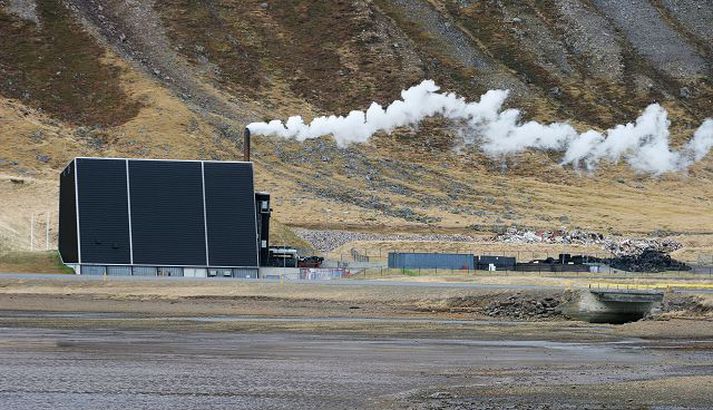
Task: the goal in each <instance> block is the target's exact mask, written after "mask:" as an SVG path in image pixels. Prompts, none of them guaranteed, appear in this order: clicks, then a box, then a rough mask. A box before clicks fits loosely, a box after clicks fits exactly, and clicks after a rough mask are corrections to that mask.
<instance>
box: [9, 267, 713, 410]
mask: <svg viewBox="0 0 713 410" xmlns="http://www.w3.org/2000/svg"><path fill="white" fill-rule="evenodd" d="M567 292H569V291H567V290H566V289H564V288H557V287H543V288H535V287H524V288H512V289H509V288H507V287H476V286H457V285H453V284H446V285H443V286H409V285H403V286H401V285H399V284H393V283H389V284H380V283H373V282H364V283H348V284H309V283H279V282H272V283H271V282H244V281H186V280H143V281H131V280H114V281H112V280H108V281H103V280H101V279H99V280H97V279H77V278H75V277H54V278H41V279H38V278H35V277H29V278H27V279H22V278H20V279H18V278H16V277H9V278H8V277H0V402H2V403H4V404H5V405H6V408H52V409H58V408H59V409H62V408H67V409H69V408H71V409H78V408H106V409H112V408H122V409H125V408H157V409H162V408H165V409H183V408H186V409H188V408H238V409H239V408H246V409H248V408H251V409H252V408H286V409H287V408H289V409H303V408H304V409H312V408H326V409H333V408H391V409H405V408H408V409H458V408H479V409H480V408H483V409H500V408H512V409H552V408H572V409H574V408H577V409H579V408H592V409H621V408H631V409H640V408H693V409H706V408H711V407H713V389H712V388H711V383H712V382H713V377H711V374H713V321H710V320H707V319H706V318H705V317H704V316H698V317H686V316H685V315H684V316H674V318H673V319H669V320H646V321H640V322H636V323H630V324H626V325H608V324H589V323H583V322H576V321H570V320H567V319H565V318H562V317H560V316H553V317H548V318H540V317H533V318H530V319H528V320H512V319H508V318H506V317H500V318H498V317H495V318H494V317H489V316H487V315H484V314H482V310H480V308H481V307H482V306H481V305H479V304H478V301H482V302H483V303H492V302H493V301H500V300H503V298H506V300H509V299H507V298H512V297H516V298H519V299H524V300H529V299H533V298H534V299H537V298H546V297H565V296H566V295H567Z"/></svg>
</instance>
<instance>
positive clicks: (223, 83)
mask: <svg viewBox="0 0 713 410" xmlns="http://www.w3.org/2000/svg"><path fill="white" fill-rule="evenodd" d="M711 21H713V3H711V2H703V1H696V0H676V1H674V0H627V1H625V2H622V1H613V0H542V1H534V0H526V1H505V0H316V1H315V0H310V1H307V0H267V1H257V0H200V1H196V0H104V1H98V0H97V1H95V0H0V39H2V41H0V174H2V183H1V184H0V186H1V187H0V195H2V198H3V200H2V201H3V211H2V213H1V214H0V235H5V237H6V238H5V240H6V241H13V240H15V241H19V242H22V239H18V238H23V237H25V233H24V232H23V229H26V226H27V221H28V220H29V218H30V215H31V214H32V212H38V211H44V210H46V209H56V202H55V201H56V200H55V199H54V198H55V196H56V183H55V181H56V177H55V175H56V172H57V171H58V170H59V169H61V168H62V167H63V165H64V164H65V163H66V162H67V161H68V160H69V159H70V158H72V157H74V156H79V155H85V156H87V155H98V156H132V157H134V156H136V157H161V158H218V159H235V158H239V157H240V151H241V140H240V134H241V130H242V129H243V128H244V126H245V125H246V123H248V122H252V121H256V120H257V121H262V120H266V119H272V118H285V117H287V116H289V115H295V114H300V115H303V116H305V117H306V118H311V117H313V116H317V115H327V114H346V113H348V112H349V111H350V110H352V109H365V108H367V107H368V105H369V104H370V103H371V102H372V101H377V102H379V103H382V104H385V103H389V102H391V101H392V100H394V99H398V98H399V95H400V91H401V90H402V89H405V88H408V87H409V86H412V85H414V84H416V83H418V82H420V81H421V80H423V79H433V80H435V81H436V83H438V84H439V85H441V86H442V87H443V89H444V90H447V91H453V92H457V93H459V94H460V95H463V96H465V97H467V98H468V99H471V100H473V99H476V100H477V98H478V97H479V96H480V95H481V94H483V93H484V92H486V91H487V90H489V89H492V88H507V89H510V90H511V98H510V99H509V100H508V105H509V106H511V107H519V108H521V109H522V111H523V115H524V117H525V119H535V120H538V121H569V122H570V123H571V124H572V125H574V126H575V127H577V128H578V129H581V130H584V129H588V128H595V129H606V128H609V127H612V126H614V125H615V124H620V123H626V122H630V121H633V120H634V119H635V118H636V117H637V116H638V114H639V113H640V112H641V110H642V109H643V108H645V107H646V106H647V105H648V104H650V103H652V102H659V103H661V104H662V105H663V106H664V107H665V108H666V109H667V110H668V111H669V113H670V119H671V123H672V128H671V129H672V144H673V145H674V146H680V145H681V144H683V143H684V142H685V141H686V140H687V139H689V138H690V137H691V134H692V132H693V130H694V129H695V128H696V127H697V126H698V125H700V123H701V121H702V120H703V119H704V118H706V117H710V116H713V108H712V107H713V74H712V73H713V71H712V70H713V68H712V67H711V66H712V65H713V25H712V24H710V22H711ZM458 133H459V130H458V129H457V128H454V127H453V126H452V125H451V124H448V123H446V122H445V121H443V120H442V119H437V118H436V119H432V120H429V121H426V122H425V123H423V124H422V125H421V126H420V127H418V128H417V129H403V130H398V131H397V132H395V133H393V134H391V135H385V134H379V135H377V136H376V137H375V138H372V139H371V140H370V141H369V142H368V143H366V144H360V145H352V146H347V147H344V148H342V147H338V146H336V144H334V142H333V141H332V140H330V139H329V138H323V139H317V140H311V141H306V142H304V143H298V142H295V141H289V140H281V139H279V138H277V137H259V138H256V140H255V147H254V153H255V154H254V155H255V158H254V159H255V162H256V166H257V173H258V174H257V184H258V187H259V188H260V189H263V190H268V191H272V192H273V193H274V195H275V198H276V201H275V209H276V213H277V218H278V219H280V220H282V221H283V222H285V223H288V224H290V225H294V226H304V227H333V228H353V229H358V228H363V227H371V228H373V229H381V230H392V229H394V228H396V229H398V230H426V231H458V232H472V231H489V230H497V229H501V228H502V227H504V226H509V225H523V226H534V227H538V226H539V227H545V226H548V227H551V226H560V225H568V226H582V227H589V228H595V229H600V230H610V231H621V232H641V233H649V232H652V231H654V230H660V231H668V232H688V233H709V232H713V199H712V198H713V184H712V183H711V181H712V180H711V178H713V158H711V155H709V156H708V157H707V158H706V159H704V160H703V161H702V162H700V163H698V164H696V165H695V166H693V167H692V168H691V169H690V170H688V171H687V172H686V173H678V174H665V175H661V176H650V175H642V174H637V173H635V172H633V171H631V170H629V169H628V168H627V167H626V166H623V165H620V164H607V165H604V166H602V167H600V168H599V169H598V170H597V171H595V172H594V173H593V174H586V173H582V172H579V171H576V170H573V169H571V168H569V167H562V166H560V165H559V159H560V158H559V154H558V153H553V152H539V151H532V152H527V153H524V154H521V155H518V156H515V157H508V158H498V159H493V158H490V157H486V156H484V155H483V154H482V153H481V152H480V151H479V150H477V149H470V148H469V149H463V147H462V146H460V145H459V138H458ZM8 238H9V239H8ZM13 238H14V239H13Z"/></svg>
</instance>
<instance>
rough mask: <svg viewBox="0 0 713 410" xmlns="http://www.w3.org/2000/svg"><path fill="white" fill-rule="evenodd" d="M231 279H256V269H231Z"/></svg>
mask: <svg viewBox="0 0 713 410" xmlns="http://www.w3.org/2000/svg"><path fill="white" fill-rule="evenodd" d="M233 277H234V278H241V279H257V277H258V270H257V269H233Z"/></svg>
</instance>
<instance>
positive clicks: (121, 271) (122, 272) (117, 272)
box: [106, 266, 131, 276]
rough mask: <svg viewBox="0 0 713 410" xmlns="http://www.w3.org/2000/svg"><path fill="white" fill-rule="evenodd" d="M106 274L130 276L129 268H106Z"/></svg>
mask: <svg viewBox="0 0 713 410" xmlns="http://www.w3.org/2000/svg"><path fill="white" fill-rule="evenodd" d="M106 274H107V275H109V276H131V266H107V267H106Z"/></svg>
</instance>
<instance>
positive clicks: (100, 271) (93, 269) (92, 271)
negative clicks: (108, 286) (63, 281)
mask: <svg viewBox="0 0 713 410" xmlns="http://www.w3.org/2000/svg"><path fill="white" fill-rule="evenodd" d="M80 272H81V273H82V275H88V276H102V275H104V274H105V273H106V266H92V265H82V267H81V269H80Z"/></svg>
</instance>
